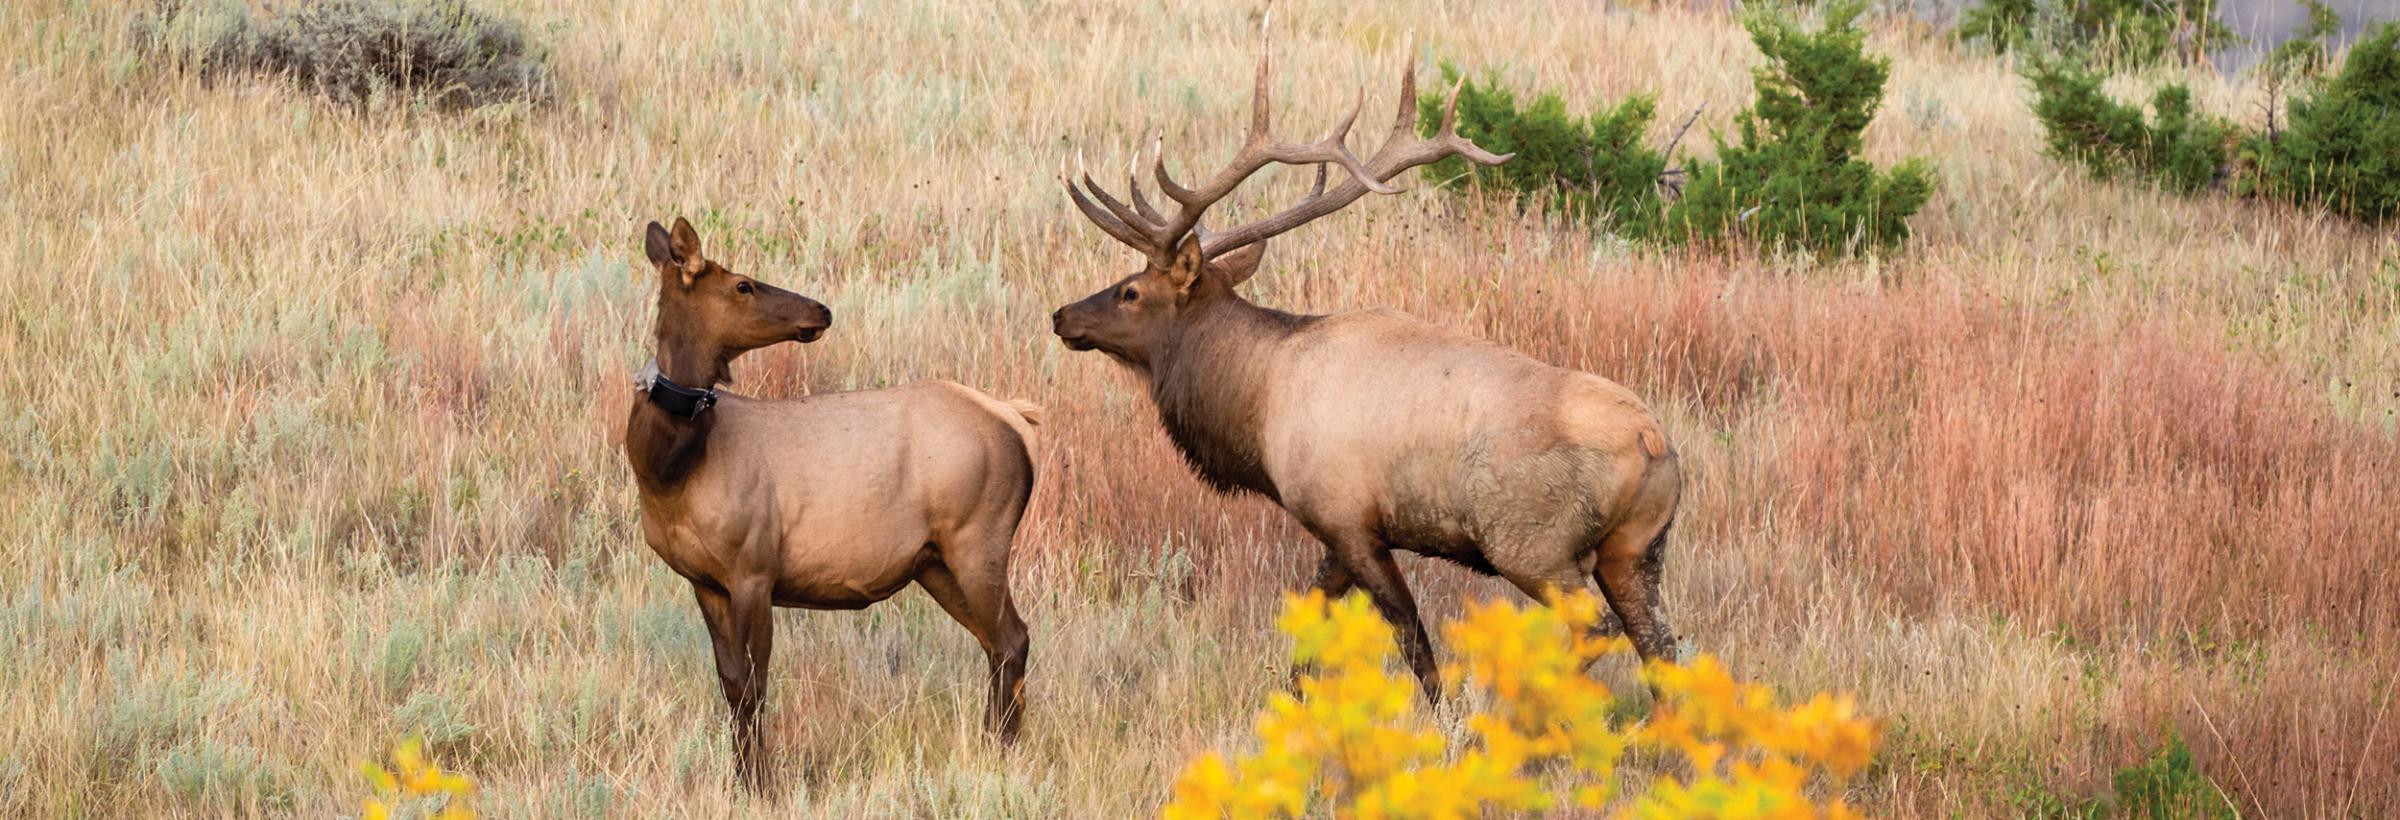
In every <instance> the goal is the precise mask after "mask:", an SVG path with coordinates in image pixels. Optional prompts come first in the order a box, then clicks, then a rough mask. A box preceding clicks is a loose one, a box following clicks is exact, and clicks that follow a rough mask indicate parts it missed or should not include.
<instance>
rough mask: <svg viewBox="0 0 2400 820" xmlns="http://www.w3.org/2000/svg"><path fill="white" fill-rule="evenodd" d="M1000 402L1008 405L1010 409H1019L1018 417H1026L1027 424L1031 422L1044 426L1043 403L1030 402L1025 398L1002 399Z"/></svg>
mask: <svg viewBox="0 0 2400 820" xmlns="http://www.w3.org/2000/svg"><path fill="white" fill-rule="evenodd" d="M1000 403H1001V404H1005V405H1008V409H1010V410H1015V411H1017V417H1018V418H1021V419H1024V420H1025V423H1026V424H1030V425H1033V426H1035V427H1040V426H1042V413H1043V412H1044V411H1043V410H1042V406H1041V405H1039V404H1034V403H1033V402H1029V401H1026V400H1024V399H1001V400H1000Z"/></svg>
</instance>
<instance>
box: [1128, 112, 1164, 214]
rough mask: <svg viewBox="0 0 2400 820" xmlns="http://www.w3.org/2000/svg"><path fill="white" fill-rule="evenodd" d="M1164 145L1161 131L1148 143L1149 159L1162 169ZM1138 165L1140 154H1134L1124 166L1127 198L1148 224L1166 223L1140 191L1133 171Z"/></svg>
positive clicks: (1146, 196)
mask: <svg viewBox="0 0 2400 820" xmlns="http://www.w3.org/2000/svg"><path fill="white" fill-rule="evenodd" d="M1166 147H1167V135H1166V133H1165V132H1163V131H1162V132H1160V133H1159V135H1158V137H1157V139H1155V140H1152V141H1151V143H1150V157H1151V161H1152V162H1155V163H1157V164H1158V167H1159V168H1160V169H1162V170H1163V169H1164V168H1166V162H1167V161H1166V156H1165V155H1166ZM1140 167H1141V155H1140V154H1135V155H1134V159H1133V162H1131V163H1129V164H1128V165H1127V166H1126V168H1125V192H1126V194H1128V195H1129V198H1131V199H1132V200H1133V208H1134V210H1137V211H1140V212H1142V218H1143V219H1147V220H1150V224H1152V225H1164V224H1167V218H1166V217H1165V216H1163V215H1160V214H1159V212H1158V208H1156V207H1154V206H1152V205H1151V204H1150V197H1149V195H1147V194H1144V193H1142V181H1141V179H1140V178H1139V177H1138V176H1137V175H1136V173H1135V171H1136V169H1138V168H1140Z"/></svg>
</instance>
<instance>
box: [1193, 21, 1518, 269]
mask: <svg viewBox="0 0 2400 820" xmlns="http://www.w3.org/2000/svg"><path fill="white" fill-rule="evenodd" d="M1415 50H1416V49H1415V47H1414V41H1413V38H1412V41H1411V47H1410V49H1409V51H1410V54H1409V55H1403V56H1402V59H1401V63H1400V107H1399V110H1398V112H1397V113H1396V114H1395V116H1394V117H1393V118H1392V134H1391V136H1390V137H1389V138H1387V139H1385V140H1384V143H1383V145H1381V146H1379V147H1377V148H1376V149H1375V155H1374V156H1373V157H1372V158H1369V159H1368V160H1367V161H1366V162H1365V163H1363V164H1362V163H1358V162H1357V159H1356V158H1355V157H1349V158H1348V160H1347V161H1342V162H1341V163H1340V164H1342V165H1343V167H1344V168H1345V169H1347V170H1349V171H1350V179H1348V180H1344V181H1343V182H1342V184H1341V185H1339V186H1335V187H1334V188H1333V189H1332V190H1330V191H1328V190H1325V189H1324V188H1323V187H1322V186H1321V185H1320V187H1318V188H1316V189H1315V190H1312V191H1310V192H1309V195H1308V197H1307V198H1304V199H1302V200H1300V202H1299V204H1296V205H1293V206H1292V207H1290V208H1287V209H1285V210H1284V211H1283V212H1281V213H1277V214H1275V215H1274V216H1271V217H1268V218H1266V219H1264V220H1261V221H1258V222H1254V223H1251V224H1248V225H1243V226H1241V227H1239V228H1235V229H1233V230H1229V231H1225V232H1222V233H1218V234H1214V235H1211V236H1210V237H1209V241H1208V243H1207V245H1205V246H1204V251H1205V255H1206V256H1208V257H1210V258H1215V257H1217V256H1220V255H1223V254H1225V253H1227V252H1230V251H1232V250H1233V249H1235V248H1239V247H1242V246H1244V245H1248V244H1251V243H1253V242H1257V241H1259V240H1262V239H1266V238H1267V237H1271V236H1274V235H1276V234H1279V233H1283V232H1284V231H1288V230H1291V229H1293V228H1297V227H1299V226H1301V225H1304V224H1307V223H1308V222H1309V221H1310V220H1313V219H1316V218H1318V217H1321V216H1324V215H1326V214H1329V213H1332V212H1334V211H1337V210H1340V209H1341V208H1342V206H1345V205H1348V204H1350V203H1351V202H1355V201H1357V200H1358V198H1359V197H1362V196H1365V195H1367V194H1368V193H1369V192H1374V193H1397V192H1398V190H1399V189H1397V188H1393V187H1391V186H1388V185H1385V184H1384V182H1383V181H1384V180H1387V179H1390V178H1392V177H1394V176H1397V175H1399V173H1400V172H1402V171H1406V170H1408V169H1410V168H1413V167H1416V166H1419V165H1424V164H1427V163H1431V162H1435V161H1438V160H1441V159H1443V158H1445V157H1450V156H1461V157H1465V158H1466V159H1467V160H1469V161H1471V162H1476V163H1479V164H1483V165H1497V164H1500V163H1502V162H1506V161H1508V159H1509V157H1510V156H1513V155H1501V154H1493V153H1491V152H1489V151H1485V150H1483V149H1482V148H1481V147H1479V146H1477V145H1475V143H1474V142H1472V141H1469V140H1467V139H1466V138H1464V137H1461V136H1459V135H1458V132H1457V113H1458V97H1459V93H1460V92H1461V91H1462V90H1463V89H1464V88H1465V80H1464V78H1461V79H1460V82H1459V84H1458V85H1456V86H1453V87H1452V88H1451V90H1450V101H1449V105H1448V107H1447V108H1446V109H1445V113H1444V114H1443V116H1442V124H1441V128H1440V129H1439V132H1438V133H1437V135H1436V136H1435V137H1433V138H1431V139H1428V138H1424V137H1419V136H1417V134H1416V127H1417V99H1416V89H1417V80H1416V68H1415V66H1414V64H1413V63H1412V61H1411V58H1412V55H1413V54H1414V52H1415ZM1311 147H1313V148H1320V149H1324V148H1334V149H1336V152H1337V153H1338V154H1339V155H1348V154H1349V150H1348V149H1347V148H1339V147H1338V146H1325V145H1318V146H1311ZM1318 167H1319V169H1320V170H1322V169H1323V166H1322V165H1320V166H1318Z"/></svg>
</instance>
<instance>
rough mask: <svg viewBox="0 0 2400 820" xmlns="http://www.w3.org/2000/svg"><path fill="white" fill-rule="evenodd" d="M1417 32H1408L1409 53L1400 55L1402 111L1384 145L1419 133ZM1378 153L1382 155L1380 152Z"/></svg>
mask: <svg viewBox="0 0 2400 820" xmlns="http://www.w3.org/2000/svg"><path fill="white" fill-rule="evenodd" d="M1416 55H1417V30H1416V29H1409V30H1408V51H1406V52H1403V53H1401V55H1400V110H1399V111H1397V112H1394V113H1393V114H1392V134H1391V136H1388V137H1385V138H1383V144H1385V145H1392V144H1395V143H1398V142H1399V141H1400V140H1402V139H1405V138H1408V137H1411V136H1415V135H1416V133H1417V65H1416V59H1417V56H1416ZM1377 153H1381V151H1380V150H1378V151H1377Z"/></svg>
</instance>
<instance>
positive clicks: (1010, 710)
mask: <svg viewBox="0 0 2400 820" xmlns="http://www.w3.org/2000/svg"><path fill="white" fill-rule="evenodd" d="M1006 550H1007V541H1006V540H1005V539H1004V540H1002V541H1001V544H1000V552H999V558H998V559H997V560H993V559H985V560H982V561H975V560H968V561H962V562H961V563H963V564H965V565H966V567H967V571H964V572H962V571H960V570H959V569H957V568H953V567H952V566H950V564H949V563H947V562H946V561H944V560H942V559H936V560H934V561H932V562H931V563H928V564H927V565H926V567H925V569H923V570H922V571H920V572H919V573H918V574H917V585H918V586H921V587H924V588H925V592H926V594H928V595H931V596H933V600H934V602H935V603H938V604H941V605H942V611H944V612H948V613H950V617H951V618H952V619H954V620H957V621H958V623H959V625H961V626H964V627H966V628H967V632H969V633H971V634H973V635H974V636H975V642H976V643H978V644H981V645H982V646H983V654H984V658H985V660H986V661H987V663H988V665H989V670H990V678H991V694H990V696H989V698H988V699H987V700H985V702H984V710H983V727H984V729H985V730H986V731H989V732H991V733H992V734H994V735H997V736H999V738H1000V741H1001V742H1002V743H1009V742H1014V741H1015V740H1016V739H1017V732H1018V730H1019V729H1020V728H1021V727H1022V725H1023V722H1024V717H1025V661H1026V659H1027V657H1028V656H1029V655H1030V653H1031V650H1032V645H1033V635H1032V632H1031V630H1029V629H1028V628H1027V627H1026V626H1025V619H1024V618H1022V617H1019V616H1018V615H1017V606H1016V602H1015V601H1014V600H1012V598H1011V597H1010V595H1009V591H1008V560H1007V555H1008V553H1007V551H1006Z"/></svg>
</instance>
